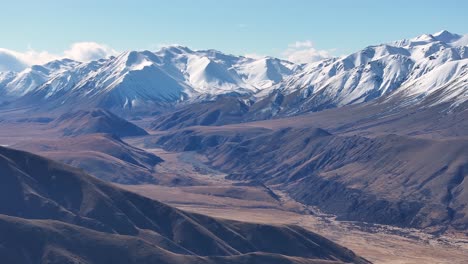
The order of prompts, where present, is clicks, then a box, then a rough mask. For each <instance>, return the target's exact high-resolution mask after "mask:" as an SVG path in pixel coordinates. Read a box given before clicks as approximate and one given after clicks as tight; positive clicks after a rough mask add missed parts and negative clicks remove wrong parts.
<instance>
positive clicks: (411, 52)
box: [279, 31, 468, 106]
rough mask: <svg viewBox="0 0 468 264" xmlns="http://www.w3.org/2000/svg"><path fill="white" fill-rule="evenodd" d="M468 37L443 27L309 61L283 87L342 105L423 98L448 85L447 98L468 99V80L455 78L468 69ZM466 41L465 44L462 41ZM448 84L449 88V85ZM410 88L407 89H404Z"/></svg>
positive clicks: (311, 98)
mask: <svg viewBox="0 0 468 264" xmlns="http://www.w3.org/2000/svg"><path fill="white" fill-rule="evenodd" d="M467 40H468V37H467V36H462V35H456V34H451V33H449V32H447V31H441V32H438V33H436V34H434V35H429V34H426V35H422V36H419V37H416V38H413V39H410V40H401V41H396V42H392V43H389V44H382V45H378V46H369V47H367V48H365V49H364V50H361V51H358V52H356V53H353V54H351V55H349V56H346V57H343V58H334V59H327V60H324V61H320V62H316V63H313V64H309V65H307V66H306V67H305V68H304V70H302V71H300V72H298V73H296V74H294V75H292V76H290V77H287V78H286V79H285V80H284V81H283V82H282V83H281V84H280V86H279V89H280V90H281V91H282V92H283V93H285V94H291V93H294V92H297V91H300V93H301V94H302V96H303V97H304V101H305V103H309V104H313V105H316V106H321V105H326V106H342V105H347V104H353V103H360V102H366V101H369V100H372V99H375V98H377V97H380V96H382V95H386V94H390V93H391V92H393V91H396V90H398V92H394V93H391V96H393V95H407V96H411V98H415V97H417V98H419V99H422V98H424V97H426V96H428V95H430V94H432V93H434V92H436V91H437V90H438V89H441V88H444V87H445V88H444V89H448V91H452V92H453V93H451V92H448V94H447V93H444V94H445V96H446V98H443V99H441V100H440V102H447V101H450V100H451V99H454V98H456V97H457V102H456V104H460V103H462V102H464V101H466V100H467V98H466V96H464V97H462V98H459V97H458V96H457V95H462V94H465V95H466V90H467V89H468V87H467V84H466V83H464V84H463V82H461V83H460V82H459V83H458V86H457V87H458V88H457V89H455V88H450V83H451V82H452V81H454V80H455V79H456V78H459V77H460V76H461V75H464V74H465V72H466V67H467V65H468V63H467V60H466V59H467V58H468V46H467V44H468V41H467ZM460 45H461V46H460ZM447 87H448V88H447ZM405 90H408V91H405Z"/></svg>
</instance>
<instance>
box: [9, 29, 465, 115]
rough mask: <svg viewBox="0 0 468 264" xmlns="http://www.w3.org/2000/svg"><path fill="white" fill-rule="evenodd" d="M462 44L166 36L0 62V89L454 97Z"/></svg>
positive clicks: (304, 98)
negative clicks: (295, 47) (77, 53)
mask: <svg viewBox="0 0 468 264" xmlns="http://www.w3.org/2000/svg"><path fill="white" fill-rule="evenodd" d="M467 50H468V35H457V34H452V33H449V32H447V31H441V32H438V33H436V34H425V35H421V36H418V37H416V38H413V39H405V40H400V41H394V42H391V43H387V44H381V45H377V46H369V47H367V48H365V49H363V50H361V51H358V52H356V53H353V54H351V55H348V56H345V57H341V58H331V59H325V60H322V61H319V62H315V63H311V64H303V65H297V64H294V63H291V62H288V61H285V60H281V59H277V58H271V57H265V58H259V59H253V58H247V57H243V56H234V55H228V54H224V53H221V52H219V51H216V50H201V51H194V50H191V49H189V48H186V47H181V46H172V47H165V48H162V49H161V50H159V51H157V52H150V51H129V52H124V53H122V54H120V55H119V56H116V57H110V58H107V59H101V60H98V61H92V62H89V63H79V62H75V61H72V60H67V59H64V60H61V61H54V62H51V63H48V64H45V65H42V66H33V67H31V68H28V69H26V70H24V71H22V72H19V73H14V72H3V73H0V91H1V92H0V94H3V95H6V96H5V97H6V98H17V99H18V100H21V99H22V98H28V99H33V100H28V102H38V103H39V102H46V103H47V105H48V106H49V107H53V106H62V105H65V106H70V105H83V106H85V107H88V106H90V105H92V106H93V107H96V106H97V107H104V108H108V109H121V110H129V109H132V110H135V109H145V108H147V109H150V108H151V107H152V106H174V105H177V104H179V103H181V102H184V103H192V102H199V101H203V100H207V99H209V100H212V99H213V98H216V96H219V95H226V94H239V95H242V96H244V97H249V98H250V101H251V102H253V103H255V102H260V101H262V100H263V102H262V106H263V107H264V108H263V109H262V111H268V109H271V108H272V106H271V105H270V106H269V104H268V103H265V102H264V101H265V100H271V103H272V104H275V107H274V108H275V110H274V112H275V113H278V112H281V111H282V110H283V112H289V113H296V112H299V110H298V109H302V111H303V110H304V109H306V111H316V110H320V109H323V108H329V107H337V106H343V105H348V104H355V103H361V102H367V101H370V100H373V99H375V98H379V97H382V96H383V95H389V97H395V96H399V97H401V98H403V99H408V100H411V102H415V101H418V100H422V99H424V98H427V97H429V96H431V95H434V94H437V96H438V99H433V101H432V103H433V104H438V103H441V102H450V103H451V105H452V106H457V105H459V104H461V103H463V102H465V101H467V97H468V95H467V90H468V89H467V78H468V77H467V76H468V66H467V65H468V51H467ZM279 95H281V98H283V97H288V98H293V99H292V100H286V101H288V102H291V101H293V102H294V104H289V105H286V104H285V103H283V102H282V101H283V100H279V99H278V98H279V97H278V96H279ZM11 100H13V99H11ZM408 100H406V101H408ZM280 101H281V102H280ZM403 101H405V100H403ZM260 108H261V107H260ZM287 108H290V109H287Z"/></svg>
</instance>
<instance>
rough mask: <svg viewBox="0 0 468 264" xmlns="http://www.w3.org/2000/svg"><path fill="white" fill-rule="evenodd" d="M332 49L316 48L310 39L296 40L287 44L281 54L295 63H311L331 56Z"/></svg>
mask: <svg viewBox="0 0 468 264" xmlns="http://www.w3.org/2000/svg"><path fill="white" fill-rule="evenodd" d="M333 51H334V50H318V49H316V48H314V43H313V42H312V41H310V40H306V41H296V42H294V43H291V44H289V45H288V48H287V49H286V50H285V51H284V52H283V53H282V56H283V57H284V58H285V59H287V60H289V61H292V62H295V63H311V62H315V61H319V60H323V59H326V58H330V57H332V52H333Z"/></svg>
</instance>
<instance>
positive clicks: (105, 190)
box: [0, 147, 367, 263]
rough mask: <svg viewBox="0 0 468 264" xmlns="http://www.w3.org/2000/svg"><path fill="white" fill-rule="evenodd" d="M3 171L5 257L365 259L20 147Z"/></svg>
mask: <svg viewBox="0 0 468 264" xmlns="http://www.w3.org/2000/svg"><path fill="white" fill-rule="evenodd" d="M0 175H1V176H0V215H1V216H0V233H1V236H2V247H1V248H0V257H1V258H2V259H3V260H8V261H13V262H15V261H18V260H19V261H20V262H22V263H38V262H40V263H330V262H322V260H329V261H332V262H331V263H343V262H352V263H367V262H366V261H365V260H363V259H362V258H359V257H358V256H356V255H355V254H354V253H353V252H351V251H350V250H348V249H345V248H343V247H341V246H339V245H337V244H335V243H333V242H331V241H329V240H327V239H325V238H323V237H321V236H318V235H316V234H314V233H311V232H309V231H306V230H304V229H302V228H299V227H295V226H269V225H261V224H249V223H242V222H234V221H226V220H220V219H215V218H210V217H206V216H203V215H198V214H192V213H186V212H183V211H179V210H177V209H174V208H172V207H169V206H167V205H165V204H162V203H159V202H157V201H154V200H151V199H148V198H145V197H142V196H139V195H137V194H134V193H131V192H128V191H124V190H122V189H119V188H117V187H114V186H112V185H110V184H108V183H105V182H103V181H100V180H98V179H96V178H93V177H91V176H88V175H86V174H85V173H83V172H82V171H80V170H78V169H74V168H72V167H69V166H67V165H63V164H60V163H56V162H53V161H51V160H48V159H45V158H42V157H39V156H36V155H33V154H29V153H26V152H22V151H16V150H12V149H7V148H3V147H0ZM39 219H40V220H39ZM215 256H216V257H215ZM333 261H334V262H333Z"/></svg>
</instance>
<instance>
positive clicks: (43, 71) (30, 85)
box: [0, 59, 80, 97]
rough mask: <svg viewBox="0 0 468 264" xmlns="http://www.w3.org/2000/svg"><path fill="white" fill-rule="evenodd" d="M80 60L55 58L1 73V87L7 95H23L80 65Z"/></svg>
mask: <svg viewBox="0 0 468 264" xmlns="http://www.w3.org/2000/svg"><path fill="white" fill-rule="evenodd" d="M79 64H80V62H77V61H73V60H70V59H62V60H55V61H51V62H49V63H46V64H44V65H34V66H32V67H30V68H27V69H25V70H23V71H21V72H18V73H15V72H3V73H0V89H1V88H2V87H3V91H4V92H3V93H4V94H5V95H7V96H14V97H18V96H23V95H26V94H28V93H30V92H33V91H35V90H36V89H37V88H38V87H39V86H40V85H42V84H43V83H45V82H46V81H48V80H50V79H51V78H54V77H55V76H56V75H59V74H61V73H63V72H66V71H69V70H71V69H73V68H74V67H76V66H78V65H79Z"/></svg>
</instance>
